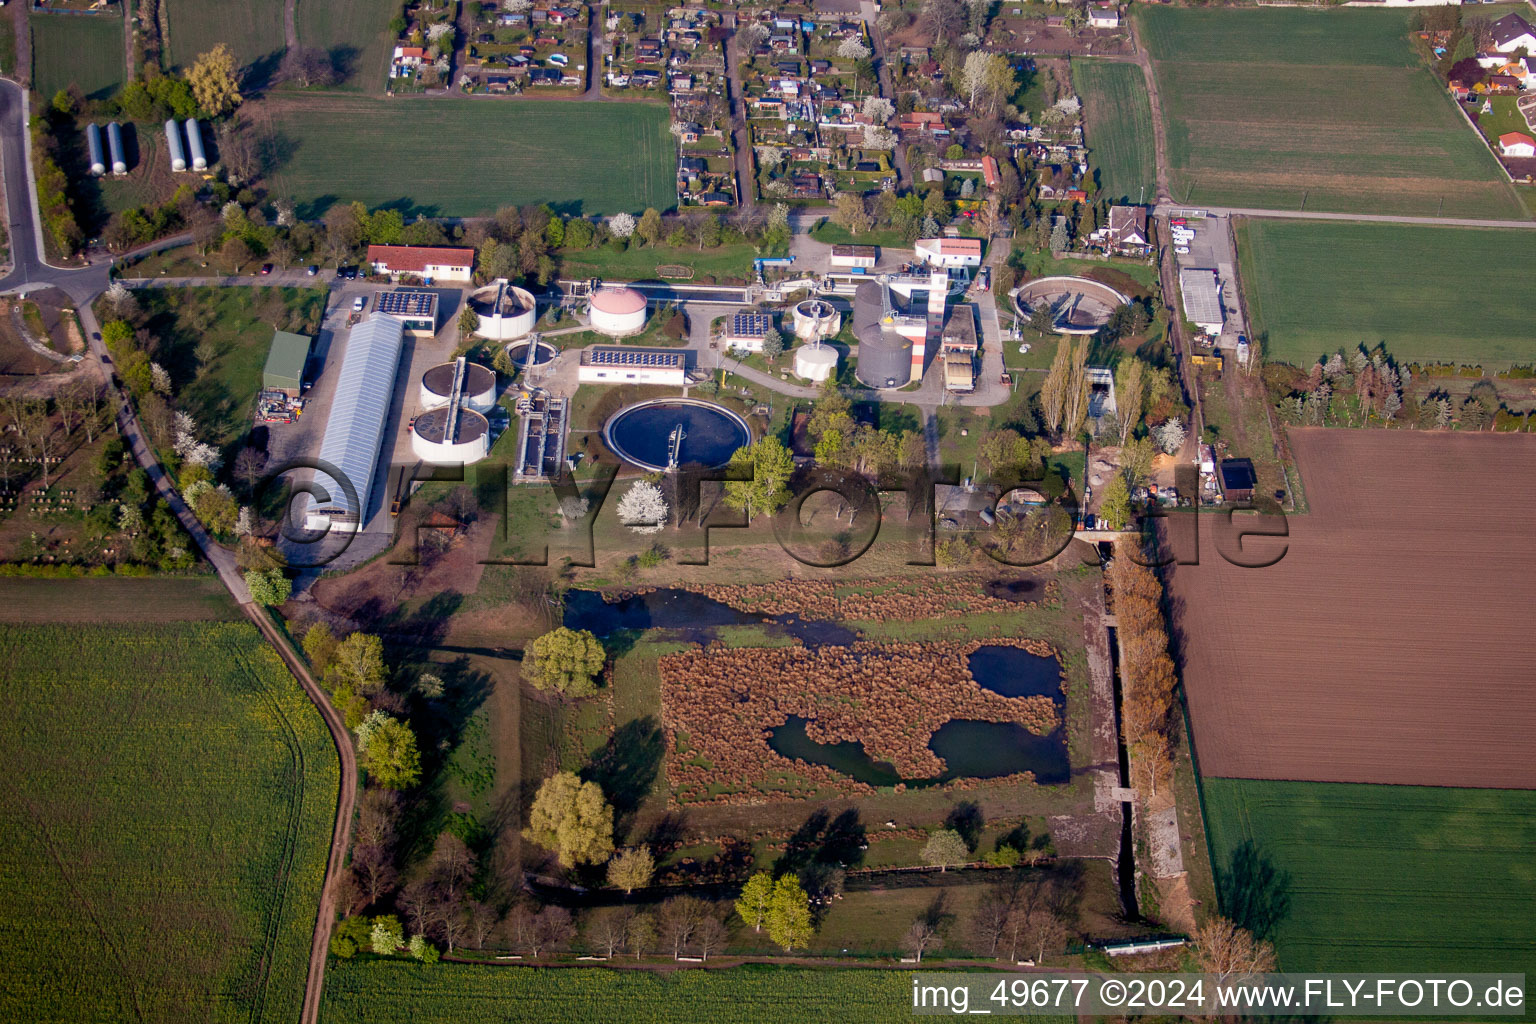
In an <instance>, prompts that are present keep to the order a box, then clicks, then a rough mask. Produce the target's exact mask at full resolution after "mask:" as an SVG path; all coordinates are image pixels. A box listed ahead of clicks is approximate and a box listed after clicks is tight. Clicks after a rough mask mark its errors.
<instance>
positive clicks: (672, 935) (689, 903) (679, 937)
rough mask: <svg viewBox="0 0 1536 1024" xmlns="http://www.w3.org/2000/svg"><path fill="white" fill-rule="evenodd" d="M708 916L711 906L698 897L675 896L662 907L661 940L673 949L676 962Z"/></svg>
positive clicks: (660, 921)
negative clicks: (700, 923)
mask: <svg viewBox="0 0 1536 1024" xmlns="http://www.w3.org/2000/svg"><path fill="white" fill-rule="evenodd" d="M708 916H709V904H707V903H705V902H704V901H703V900H701V899H699V898H698V897H697V896H674V897H672V898H671V899H669V900H667V901H666V902H665V903H663V904H662V905H661V913H660V920H659V922H658V923H659V924H660V926H661V938H662V941H663V942H664V943H665V944H666V945H668V946H670V947H671V948H672V958H673V959H674V960H675V959H677V958H678V957H679V956H681V955H682V953H683V950H684V949H685V948H686V947H687V946H688V944H689V943H690V942H692V941H693V937H694V935H695V933H697V931H698V929H699V922H701V921H703V920H704V918H706V917H708Z"/></svg>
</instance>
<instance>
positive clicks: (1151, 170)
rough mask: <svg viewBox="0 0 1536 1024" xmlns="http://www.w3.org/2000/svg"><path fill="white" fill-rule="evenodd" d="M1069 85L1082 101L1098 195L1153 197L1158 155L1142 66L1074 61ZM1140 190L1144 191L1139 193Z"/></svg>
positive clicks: (1137, 199) (1134, 199)
mask: <svg viewBox="0 0 1536 1024" xmlns="http://www.w3.org/2000/svg"><path fill="white" fill-rule="evenodd" d="M1072 84H1073V85H1074V86H1076V87H1077V93H1078V95H1079V96H1081V97H1082V100H1083V117H1084V119H1085V121H1086V122H1087V124H1086V130H1087V142H1088V152H1089V160H1090V162H1091V163H1092V164H1093V166H1094V167H1095V168H1096V169H1097V170H1098V172H1099V194H1100V195H1102V196H1107V197H1109V198H1110V199H1111V200H1113V201H1116V202H1119V201H1122V200H1129V201H1131V202H1133V203H1134V202H1140V201H1141V200H1142V198H1143V196H1145V198H1146V199H1147V200H1148V201H1150V200H1152V199H1155V198H1156V197H1157V153H1156V146H1155V145H1154V143H1153V138H1152V105H1151V104H1150V103H1149V102H1148V101H1147V83H1146V80H1145V79H1144V78H1143V77H1142V74H1141V68H1140V67H1138V66H1136V65H1135V64H1123V63H1118V62H1111V61H1102V60H1074V61H1073V62H1072ZM1143 189H1145V192H1144V193H1143Z"/></svg>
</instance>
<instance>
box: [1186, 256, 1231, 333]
mask: <svg viewBox="0 0 1536 1024" xmlns="http://www.w3.org/2000/svg"><path fill="white" fill-rule="evenodd" d="M1179 294H1180V295H1182V296H1183V297H1184V319H1186V320H1188V321H1189V322H1190V323H1192V324H1194V325H1195V326H1196V327H1198V328H1199V329H1200V330H1202V331H1204V332H1205V333H1206V334H1209V335H1211V336H1212V337H1214V336H1216V335H1218V334H1220V333H1221V327H1222V324H1223V323H1224V322H1225V320H1226V318H1225V316H1224V315H1223V314H1222V309H1221V279H1220V278H1219V277H1217V276H1216V271H1214V270H1206V269H1204V268H1196V267H1181V268H1180V269H1179Z"/></svg>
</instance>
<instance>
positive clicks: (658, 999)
mask: <svg viewBox="0 0 1536 1024" xmlns="http://www.w3.org/2000/svg"><path fill="white" fill-rule="evenodd" d="M911 1003H912V979H911V977H910V976H909V975H907V974H906V973H905V972H902V971H870V970H863V971H861V970H841V971H831V970H813V969H806V968H780V967H738V968H732V969H730V970H722V971H715V970H711V971H703V970H684V971H674V972H671V973H669V974H658V973H654V972H651V971H615V970H604V969H602V968H587V969H558V970H539V969H537V968H528V967H490V966H485V967H482V966H476V965H469V964H451V963H441V964H436V965H433V966H431V967H422V966H419V965H414V964H410V963H406V962H403V961H380V960H372V961H369V960H355V961H341V962H338V961H335V960H333V961H332V962H331V966H330V968H329V969H328V970H327V971H326V975H325V1002H324V1006H323V1008H322V1010H321V1019H322V1020H323V1021H325V1024H395V1022H401V1024H404V1022H406V1021H433V1022H434V1024H460V1022H463V1024H481V1022H484V1021H487V1020H490V1019H495V1020H499V1021H535V1020H537V1021H553V1020H558V1021H560V1022H561V1024H587V1022H589V1021H590V1022H592V1024H608V1022H610V1021H613V1020H616V1019H619V1018H620V1017H622V1019H623V1020H625V1021H627V1022H629V1024H658V1022H661V1021H665V1022H666V1024H693V1022H699V1024H781V1022H788V1021H796V1022H800V1021H813V1020H832V1019H836V1020H837V1021H839V1022H840V1024H887V1022H889V1024H896V1022H898V1021H909V1020H911V1019H912V1008H911ZM493 1007H494V1009H493ZM488 1014H490V1015H491V1016H488ZM1031 1019H1032V1020H1036V1021H1041V1022H1042V1024H1053V1022H1056V1021H1060V1020H1070V1019H1071V1018H1058V1017H1033V1018H1031Z"/></svg>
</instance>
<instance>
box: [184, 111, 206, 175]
mask: <svg viewBox="0 0 1536 1024" xmlns="http://www.w3.org/2000/svg"><path fill="white" fill-rule="evenodd" d="M187 153H188V155H190V156H191V157H192V169H193V170H194V171H206V170H207V169H208V156H207V154H206V153H204V152H203V130H202V129H201V128H199V127H198V125H197V118H195V117H189V118H187Z"/></svg>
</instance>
